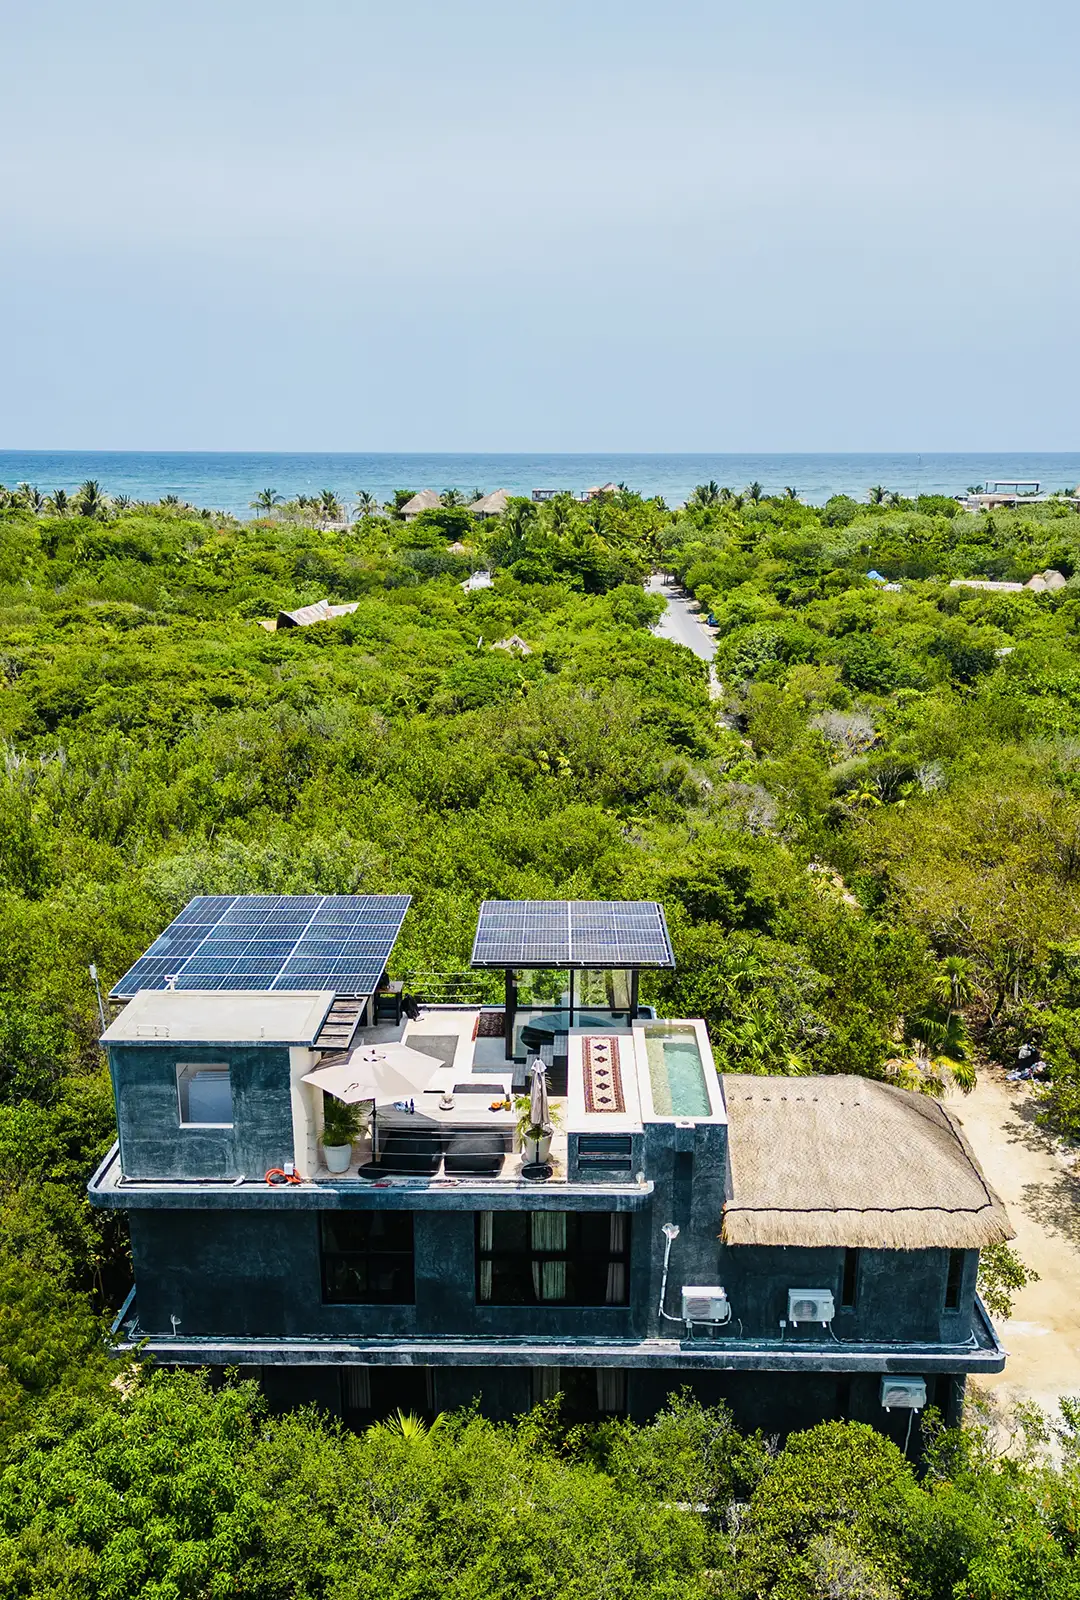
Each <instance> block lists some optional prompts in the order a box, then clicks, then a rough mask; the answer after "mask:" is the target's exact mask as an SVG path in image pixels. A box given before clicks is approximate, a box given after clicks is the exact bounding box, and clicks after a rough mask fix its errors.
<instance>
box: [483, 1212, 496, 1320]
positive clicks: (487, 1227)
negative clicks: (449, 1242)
mask: <svg viewBox="0 0 1080 1600" xmlns="http://www.w3.org/2000/svg"><path fill="white" fill-rule="evenodd" d="M494 1238H495V1214H494V1212H492V1211H481V1213H480V1298H481V1300H490V1299H491V1257H490V1255H487V1252H488V1251H490V1249H491V1246H492V1244H493V1242H494ZM485 1257H486V1259H485Z"/></svg>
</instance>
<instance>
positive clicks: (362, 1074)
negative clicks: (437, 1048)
mask: <svg viewBox="0 0 1080 1600" xmlns="http://www.w3.org/2000/svg"><path fill="white" fill-rule="evenodd" d="M441 1066H442V1062H441V1061H440V1060H439V1058H438V1056H428V1055H425V1054H424V1053H423V1051H422V1050H414V1049H413V1048H412V1047H411V1046H410V1045H407V1044H379V1045H361V1046H360V1047H359V1049H357V1050H354V1051H353V1052H352V1054H351V1055H350V1056H349V1058H348V1060H346V1061H339V1062H336V1063H334V1065H332V1066H329V1067H319V1068H318V1069H317V1071H315V1072H308V1073H305V1075H304V1082H305V1083H311V1084H314V1085H315V1087H316V1088H317V1089H322V1090H323V1091H324V1092H325V1093H326V1094H332V1095H333V1096H334V1098H335V1099H337V1100H344V1101H345V1104H346V1105H356V1104H357V1103H358V1102H359V1101H361V1100H374V1101H375V1103H376V1105H392V1104H393V1103H394V1101H395V1100H408V1099H411V1097H412V1096H413V1095H415V1094H417V1093H418V1092H420V1091H421V1090H423V1089H426V1088H427V1086H428V1084H429V1083H430V1082H431V1080H432V1077H433V1076H434V1074H435V1073H436V1072H438V1070H439V1068H440V1067H441Z"/></svg>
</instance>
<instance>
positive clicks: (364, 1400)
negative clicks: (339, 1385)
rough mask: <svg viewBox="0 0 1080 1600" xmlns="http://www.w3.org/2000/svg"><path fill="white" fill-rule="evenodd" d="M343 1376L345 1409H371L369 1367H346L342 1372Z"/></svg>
mask: <svg viewBox="0 0 1080 1600" xmlns="http://www.w3.org/2000/svg"><path fill="white" fill-rule="evenodd" d="M342 1377H343V1378H344V1380H345V1382H344V1388H345V1394H344V1396H343V1398H344V1401H345V1409H346V1411H370V1410H371V1368H370V1367H346V1368H345V1369H344V1371H343V1373H342Z"/></svg>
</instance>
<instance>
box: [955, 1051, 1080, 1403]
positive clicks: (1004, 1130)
mask: <svg viewBox="0 0 1080 1600" xmlns="http://www.w3.org/2000/svg"><path fill="white" fill-rule="evenodd" d="M948 1103H949V1109H950V1110H951V1111H954V1112H955V1113H956V1114H957V1116H958V1117H959V1119H960V1121H961V1122H962V1123H963V1126H964V1132H965V1134H966V1135H967V1137H968V1139H969V1141H970V1143H971V1146H972V1149H973V1150H974V1151H975V1154H976V1155H977V1156H978V1158H979V1161H980V1163H981V1165H982V1168H983V1171H984V1172H985V1173H986V1176H987V1177H988V1178H989V1180H990V1182H991V1183H992V1184H993V1186H994V1188H995V1189H996V1190H997V1192H998V1194H999V1195H1000V1196H1001V1198H1002V1199H1003V1200H1004V1202H1005V1204H1006V1206H1007V1207H1008V1211H1009V1216H1010V1217H1011V1219H1012V1224H1013V1227H1014V1228H1015V1229H1016V1238H1015V1240H1014V1241H1013V1244H1014V1248H1015V1249H1016V1250H1018V1251H1019V1253H1020V1255H1021V1256H1022V1257H1023V1259H1024V1261H1025V1262H1026V1263H1027V1265H1028V1266H1030V1267H1034V1268H1035V1270H1036V1271H1037V1272H1038V1273H1039V1274H1040V1281H1039V1282H1038V1283H1033V1284H1029V1285H1028V1287H1027V1288H1026V1289H1024V1290H1022V1291H1021V1293H1020V1294H1018V1295H1017V1297H1016V1301H1015V1304H1014V1306H1013V1315H1012V1318H1011V1319H1010V1320H1009V1321H1008V1322H1004V1323H1001V1324H999V1325H998V1333H999V1335H1000V1338H1001V1342H1002V1344H1003V1345H1004V1346H1005V1348H1006V1350H1008V1352H1009V1360H1008V1362H1007V1363H1006V1367H1005V1371H1004V1372H1002V1373H999V1374H997V1375H996V1376H995V1377H992V1378H986V1379H978V1380H974V1381H976V1382H978V1383H979V1385H980V1387H982V1388H986V1389H992V1390H994V1391H995V1392H996V1393H997V1395H998V1397H999V1398H1000V1399H1001V1400H1003V1401H1005V1402H1009V1401H1012V1400H1034V1401H1035V1402H1036V1403H1037V1404H1039V1405H1041V1406H1043V1407H1044V1408H1046V1409H1048V1410H1050V1411H1055V1410H1056V1408H1057V1397H1058V1396H1059V1395H1062V1394H1072V1395H1080V1180H1078V1179H1077V1178H1075V1177H1073V1176H1072V1174H1071V1172H1070V1161H1071V1160H1073V1159H1075V1156H1072V1157H1070V1155H1069V1154H1067V1153H1066V1152H1064V1151H1062V1150H1061V1149H1060V1148H1059V1147H1058V1146H1057V1145H1056V1142H1055V1141H1054V1140H1052V1139H1050V1138H1049V1137H1048V1136H1047V1135H1046V1134H1045V1133H1043V1131H1042V1130H1041V1129H1040V1128H1039V1127H1038V1126H1037V1125H1036V1122H1035V1109H1036V1108H1035V1104H1034V1101H1033V1098H1032V1093H1031V1090H1030V1089H1029V1088H1028V1086H1027V1085H1026V1084H1020V1083H1009V1082H1008V1080H1007V1079H1006V1077H1005V1074H1004V1073H1003V1072H1001V1071H1000V1070H998V1069H997V1068H983V1069H982V1070H980V1073H979V1085H978V1088H977V1089H976V1090H975V1091H974V1093H973V1094H971V1095H969V1096H968V1097H967V1098H966V1099H962V1098H961V1097H960V1096H959V1095H956V1096H951V1097H950V1099H949V1102H948Z"/></svg>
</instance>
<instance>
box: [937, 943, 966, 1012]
mask: <svg viewBox="0 0 1080 1600" xmlns="http://www.w3.org/2000/svg"><path fill="white" fill-rule="evenodd" d="M933 989H934V996H935V998H936V999H938V1000H940V1001H941V1002H942V1003H943V1004H944V1005H946V1006H948V1008H949V1016H950V1017H951V1016H952V1015H953V1013H954V1012H957V1011H961V1010H963V1008H964V1006H966V1005H967V1004H968V1003H969V1001H970V1000H972V999H973V998H974V995H975V976H974V973H973V972H972V967H971V962H970V961H969V960H968V959H967V958H966V957H965V956H946V957H945V959H944V961H942V963H941V965H940V967H939V968H938V970H937V971H936V972H935V974H934V982H933Z"/></svg>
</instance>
